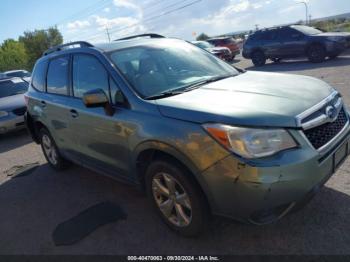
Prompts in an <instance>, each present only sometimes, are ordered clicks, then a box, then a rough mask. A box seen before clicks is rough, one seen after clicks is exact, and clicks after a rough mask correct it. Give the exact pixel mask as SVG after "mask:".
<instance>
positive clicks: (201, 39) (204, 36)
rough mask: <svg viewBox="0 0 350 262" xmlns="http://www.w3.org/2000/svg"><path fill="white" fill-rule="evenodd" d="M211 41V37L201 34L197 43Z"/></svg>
mask: <svg viewBox="0 0 350 262" xmlns="http://www.w3.org/2000/svg"><path fill="white" fill-rule="evenodd" d="M208 39H209V36H208V35H206V34H204V33H201V34H200V35H199V36H198V37H197V41H206V40H208Z"/></svg>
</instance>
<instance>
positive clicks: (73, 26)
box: [67, 20, 91, 31]
mask: <svg viewBox="0 0 350 262" xmlns="http://www.w3.org/2000/svg"><path fill="white" fill-rule="evenodd" d="M90 25H91V24H90V22H89V21H87V20H84V21H80V20H76V21H74V22H71V23H68V24H67V28H68V29H69V30H72V31H73V30H79V29H84V28H86V27H89V26H90Z"/></svg>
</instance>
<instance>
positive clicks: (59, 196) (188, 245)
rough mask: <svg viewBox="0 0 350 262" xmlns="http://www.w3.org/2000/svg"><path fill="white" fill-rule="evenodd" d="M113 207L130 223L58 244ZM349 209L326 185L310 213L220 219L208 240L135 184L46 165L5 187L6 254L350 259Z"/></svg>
mask: <svg viewBox="0 0 350 262" xmlns="http://www.w3.org/2000/svg"><path fill="white" fill-rule="evenodd" d="M340 175H342V174H340ZM106 202H108V203H113V205H116V206H118V207H120V208H121V209H122V210H123V212H125V215H127V216H125V219H124V220H118V221H117V222H115V223H114V222H113V223H109V224H107V225H101V226H99V227H97V228H96V229H94V230H91V231H93V232H89V234H87V235H86V236H85V237H84V238H83V239H82V240H79V241H78V242H74V244H72V245H69V246H61V247H57V246H56V245H55V242H54V240H53V233H54V232H55V230H56V229H57V227H58V226H59V225H62V223H64V222H66V221H70V220H71V219H72V218H73V219H74V218H75V217H76V216H77V215H78V214H81V212H82V211H84V210H87V209H89V208H91V207H93V206H95V205H98V204H99V203H106ZM349 206H350V196H349V195H348V194H345V193H342V192H340V191H337V190H335V189H332V188H329V187H325V188H323V189H322V190H321V191H320V192H319V194H318V195H317V196H316V197H315V198H314V199H313V200H312V201H311V202H310V204H309V205H307V206H306V207H305V208H304V209H302V210H300V211H298V212H296V213H293V214H290V215H288V216H286V217H285V218H284V219H282V220H281V221H279V222H277V223H275V224H272V225H267V226H259V227H258V226H251V225H246V224H241V223H235V222H231V221H228V220H223V219H214V221H213V222H212V223H211V225H210V227H209V229H208V231H207V232H206V233H205V234H204V235H202V236H200V237H198V238H193V239H191V238H190V239H188V238H183V237H181V236H179V235H177V234H176V233H174V232H172V231H171V230H169V229H168V228H167V227H166V226H165V225H164V224H163V223H162V222H161V220H160V219H159V218H158V217H157V215H156V214H155V213H154V212H153V211H152V209H151V207H150V205H149V204H148V202H147V200H146V198H145V197H144V195H143V194H142V193H140V192H139V191H138V190H136V189H135V187H131V186H127V185H124V184H121V183H118V182H115V181H114V180H111V179H110V178H107V177H104V176H101V175H98V174H96V173H94V172H91V171H89V170H86V169H84V168H80V167H76V166H73V167H71V168H70V169H68V170H66V171H64V172H56V171H53V170H51V169H50V168H49V166H48V165H47V164H45V165H41V166H39V167H38V168H36V169H35V170H34V171H33V172H31V173H30V174H27V175H26V176H20V177H18V178H16V179H11V180H8V181H7V182H5V183H3V184H2V185H1V184H0V209H1V223H0V232H1V238H0V254H17V253H18V252H19V251H20V252H21V253H25V254H41V255H42V254H46V255H48V254H56V255H57V254H81V255H83V254H84V255H89V254H95V255H96V254H104V255H106V254H109V255H113V254H114V255H116V254H130V253H132V254H135V255H137V254H140V255H141V254H150V255H151V254H158V255H159V254H160V253H161V254H182V255H189V254H213V255H214V254H215V255H224V254H241V255H242V254H255V255H257V254H260V255H261V254H349V253H350V246H349V245H348V243H349V241H350V237H349V234H348V232H349V231H350V223H348V218H349V217H350V208H349ZM101 215H103V214H101ZM87 217H89V215H87ZM126 217H127V218H126ZM93 218H94V221H95V215H94V216H93ZM78 221H80V222H79V223H80V224H84V221H82V222H81V219H80V218H79V219H78Z"/></svg>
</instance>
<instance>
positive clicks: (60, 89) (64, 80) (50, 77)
mask: <svg viewBox="0 0 350 262" xmlns="http://www.w3.org/2000/svg"><path fill="white" fill-rule="evenodd" d="M68 68H69V57H59V58H55V59H53V60H51V62H50V64H49V70H48V72H47V92H48V93H51V94H58V95H68Z"/></svg>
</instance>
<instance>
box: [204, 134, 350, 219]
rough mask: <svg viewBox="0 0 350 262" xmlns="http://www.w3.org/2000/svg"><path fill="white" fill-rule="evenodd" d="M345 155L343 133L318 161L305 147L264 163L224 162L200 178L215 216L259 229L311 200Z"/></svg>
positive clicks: (347, 138)
mask: <svg viewBox="0 0 350 262" xmlns="http://www.w3.org/2000/svg"><path fill="white" fill-rule="evenodd" d="M304 146H305V147H306V148H305V147H304ZM349 153H350V134H349V130H347V131H346V135H343V136H342V138H341V139H340V140H338V141H336V144H332V145H331V146H330V148H329V150H328V151H327V152H326V153H325V154H323V155H321V154H319V153H318V152H317V151H316V150H314V149H312V148H311V147H307V145H306V144H305V145H303V146H302V147H301V148H298V149H295V150H290V151H285V152H281V153H280V154H279V155H277V156H275V157H274V158H275V159H271V160H270V161H269V160H266V161H265V163H264V162H258V163H254V164H249V162H247V163H242V162H241V161H240V160H239V159H238V158H235V157H234V156H229V157H227V158H225V159H224V160H222V161H220V162H218V163H217V164H215V165H214V166H212V167H211V168H209V169H208V170H206V171H204V172H203V173H202V176H201V177H202V179H204V181H205V184H206V186H207V187H206V192H207V196H208V199H209V202H210V205H211V208H212V211H213V213H214V214H217V215H220V216H225V217H230V218H233V219H236V220H240V221H243V222H249V223H252V224H256V225H263V224H269V223H273V222H275V221H277V220H279V219H280V218H282V217H283V216H285V215H286V214H288V213H290V212H291V211H293V210H296V209H299V208H300V207H301V206H303V205H304V204H306V203H307V202H308V201H309V200H311V199H312V197H313V196H314V195H315V194H316V193H317V192H318V191H319V190H320V189H321V188H322V187H323V185H324V184H325V183H326V182H327V181H328V180H329V179H330V178H331V176H332V175H333V174H334V173H335V170H336V169H337V168H339V167H340V165H341V164H342V163H343V162H344V161H345V159H346V158H347V156H348V155H349ZM278 162H280V164H278Z"/></svg>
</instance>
